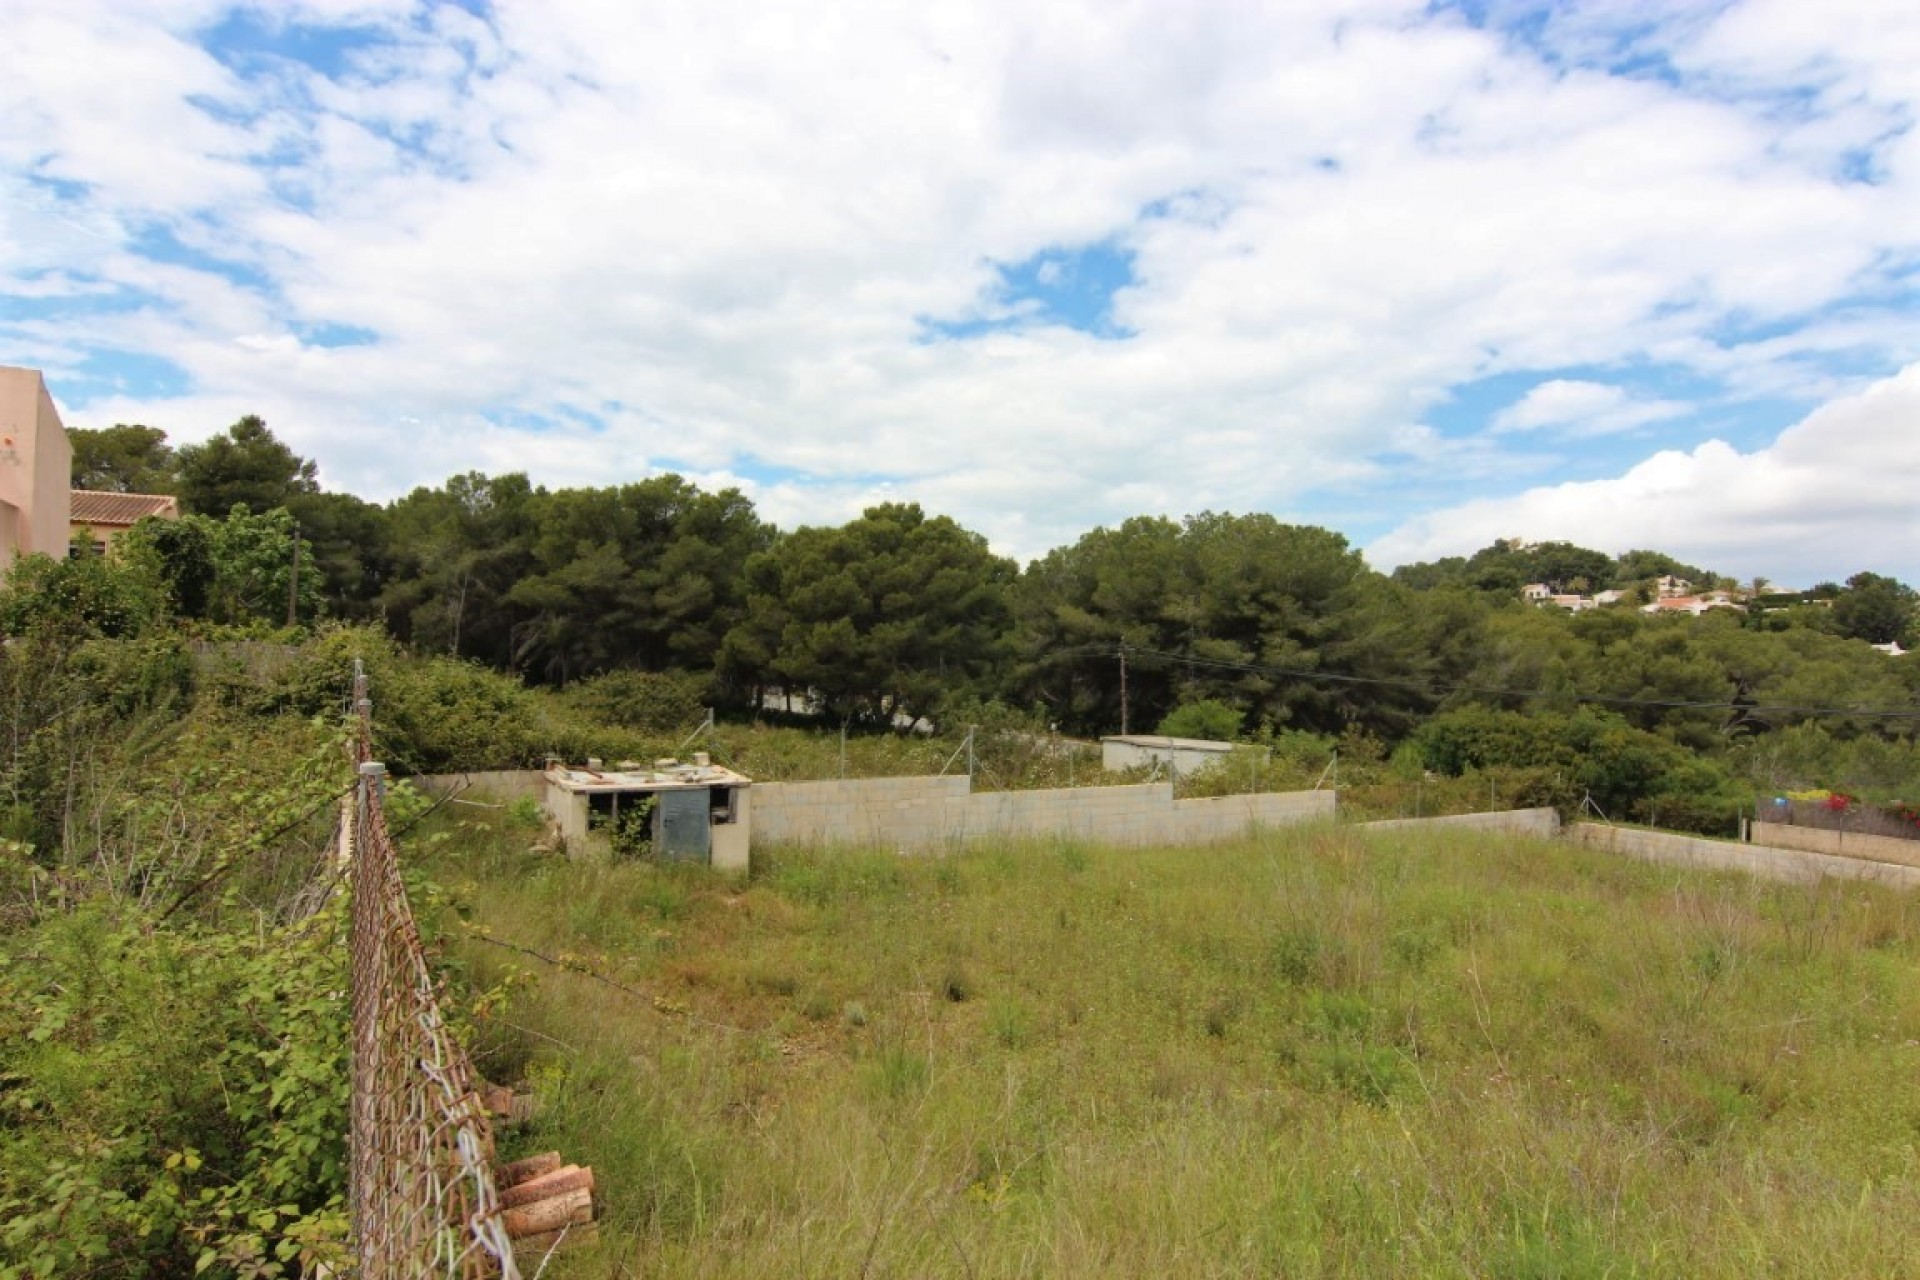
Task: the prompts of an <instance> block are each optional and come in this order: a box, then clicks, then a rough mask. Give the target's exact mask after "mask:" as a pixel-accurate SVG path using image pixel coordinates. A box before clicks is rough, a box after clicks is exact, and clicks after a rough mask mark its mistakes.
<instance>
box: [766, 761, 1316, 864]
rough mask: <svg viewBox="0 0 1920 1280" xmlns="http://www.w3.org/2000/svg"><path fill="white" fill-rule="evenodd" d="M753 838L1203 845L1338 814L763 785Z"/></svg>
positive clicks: (903, 844) (1086, 792) (879, 783)
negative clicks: (1059, 839) (1068, 839)
mask: <svg viewBox="0 0 1920 1280" xmlns="http://www.w3.org/2000/svg"><path fill="white" fill-rule="evenodd" d="M753 794H754V809H753V824H754V830H753V837H754V839H755V840H756V841H767V842H770V843H789V844H818V843H842V844H871V845H880V846H886V847H892V848H897V849H929V848H938V847H941V846H944V845H955V844H963V843H966V842H968V841H972V840H982V839H994V838H997V839H1007V838H1019V837H1023V836H1050V835H1058V836H1073V837H1078V838H1082V839H1087V840H1097V841H1101V842H1103V843H1109V844H1123V845H1125V844H1131V845H1147V844H1201V843H1206V842H1209V841H1216V840H1228V839H1232V838H1234V837H1236V836H1239V835H1242V834H1244V833H1245V832H1246V831H1247V830H1248V828H1250V827H1252V826H1255V825H1263V826H1278V825H1281V824H1283V823H1289V822H1304V821H1308V820H1310V819H1313V818H1331V817H1332V816H1333V811H1334V797H1333V793H1332V792H1330V791H1319V792H1314V791H1297V792H1281V793H1274V792H1265V793H1261V794H1256V795H1240V796H1223V797H1219V798H1217V799H1203V800H1175V799H1174V798H1173V787H1172V786H1171V785H1170V784H1168V783H1151V784H1146V785H1140V786H1129V787H1074V788H1062V789H1058V790H1051V791H991V792H983V793H979V794H969V792H968V790H967V780H966V779H965V778H959V777H955V778H862V779H849V780H846V781H841V782H762V783H756V784H755V785H754V787H753Z"/></svg>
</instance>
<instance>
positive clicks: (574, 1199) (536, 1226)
mask: <svg viewBox="0 0 1920 1280" xmlns="http://www.w3.org/2000/svg"><path fill="white" fill-rule="evenodd" d="M500 1220H501V1221H502V1222H503V1223H505V1225H506V1228H507V1235H508V1236H510V1237H512V1238H513V1239H515V1240H518V1239H519V1238H520V1237H522V1236H537V1235H539V1234H540V1233H541V1232H543V1231H557V1230H559V1229H560V1228H561V1227H564V1226H568V1225H571V1224H574V1223H580V1222H591V1221H593V1192H591V1191H589V1190H587V1189H586V1188H585V1187H580V1188H578V1189H577V1190H574V1191H563V1192H561V1193H560V1194H559V1195H557V1196H549V1197H547V1198H546V1199H545V1200H537V1201H535V1202H534V1203H533V1204H529V1205H522V1206H521V1207H520V1208H518V1209H508V1210H507V1211H506V1212H504V1213H502V1214H501V1215H500Z"/></svg>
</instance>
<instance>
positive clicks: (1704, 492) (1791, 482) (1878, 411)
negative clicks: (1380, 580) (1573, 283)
mask: <svg viewBox="0 0 1920 1280" xmlns="http://www.w3.org/2000/svg"><path fill="white" fill-rule="evenodd" d="M1916 495H1920V364H1914V365H1910V366H1908V367H1907V368H1906V369H1905V370H1903V371H1902V372H1901V373H1899V374H1898V375H1896V376H1894V377H1892V378H1888V379H1885V380H1883V381H1881V382H1878V383H1876V384H1874V385H1873V386H1871V387H1869V388H1867V389H1866V390H1865V391H1863V392H1860V393H1859V394H1857V395H1853V396H1849V397H1846V398H1845V399H1841V400H1836V401H1834V402H1832V403H1830V404H1827V405H1824V406H1822V407H1821V408H1820V409H1818V410H1816V411H1815V412H1813V413H1811V414H1809V415H1808V416H1807V417H1806V418H1804V419H1803V420H1801V421H1800V422H1799V423H1797V424H1795V425H1794V426H1792V427H1790V428H1788V429H1787V430H1786V431H1784V432H1782V433H1781V434H1780V436H1779V438H1778V439H1776V440H1775V441H1774V442H1773V443H1772V444H1770V445H1769V446H1767V447H1766V448H1764V449H1758V450H1755V451H1754V452H1751V453H1742V452H1740V451H1738V450H1736V449H1734V448H1732V447H1731V446H1729V445H1727V444H1725V443H1724V442H1722V441H1719V440H1710V441H1708V442H1707V443H1705V444H1703V445H1700V446H1699V447H1698V448H1696V449H1694V450H1692V451H1690V452H1682V451H1679V450H1663V451H1661V452H1659V453H1656V454H1654V455H1653V456H1652V457H1649V458H1647V459H1646V460H1645V461H1643V462H1641V463H1640V464H1639V465H1637V466H1635V467H1633V468H1632V469H1631V470H1629V471H1627V472H1626V473H1625V474H1623V475H1620V476H1616V477H1613V478H1611V479H1606V480H1595V481H1588V482H1584V483H1577V484H1560V485H1550V486H1543V487H1541V488H1537V489H1529V490H1527V491H1526V492H1525V493H1522V494H1519V495H1517V496H1515V497H1511V498H1498V499H1490V500H1483V501H1477V502H1469V503H1464V504H1462V505H1460V506H1456V507H1452V508H1449V509H1447V510H1443V511H1436V512H1432V513H1429V514H1427V515H1423V516H1420V517H1419V518H1417V519H1414V520H1411V521H1409V522H1407V523H1406V524H1404V525H1402V526H1401V527H1400V528H1399V529H1396V530H1394V531H1393V532H1392V533H1390V534H1388V535H1387V536H1386V537H1384V538H1381V539H1380V540H1379V541H1378V542H1376V543H1374V544H1373V545H1372V546H1371V547H1369V548H1368V549H1367V556H1368V558H1369V560H1371V561H1372V562H1373V563H1374V564H1375V565H1378V566H1383V567H1388V568H1391V567H1393V566H1395V565H1400V564H1407V563H1410V562H1414V561H1421V560H1433V559H1438V558H1439V557H1441V556H1447V555H1465V554H1469V553H1471V552H1473V551H1476V550H1478V549H1480V548H1481V547H1485V546H1488V545H1490V544H1492V542H1493V541H1494V540H1495V539H1496V538H1503V537H1512V536H1514V535H1515V534H1516V533H1517V534H1519V535H1520V536H1523V537H1525V538H1527V539H1529V540H1533V541H1544V540H1547V539H1564V540H1566V541H1569V542H1575V543H1578V544H1580V545H1582V546H1590V547H1594V548H1596V549H1599V550H1603V551H1610V552H1613V553H1615V554H1618V553H1619V552H1622V551H1627V550H1630V549H1632V548H1635V547H1651V548H1657V549H1659V550H1662V551H1666V552H1669V553H1670V554H1673V555H1676V556H1679V557H1680V558H1681V559H1683V560H1688V561H1691V562H1693V563H1695V564H1701V565H1705V566H1707V567H1709V568H1711V569H1713V570H1714V571H1715V572H1718V573H1723V574H1729V575H1732V576H1734V577H1739V578H1751V577H1752V576H1753V575H1755V574H1760V575H1763V576H1766V577H1769V578H1772V579H1774V580H1775V581H1792V582H1802V583H1807V582H1811V581H1813V580H1814V579H1816V578H1823V577H1824V578H1841V577H1845V576H1847V575H1849V574H1850V573H1852V572H1857V571H1859V570H1862V569H1866V570H1872V571H1875V572H1880V573H1890V574H1892V575H1893V576H1896V577H1899V578H1902V579H1903V580H1906V581H1920V498H1917V497H1916Z"/></svg>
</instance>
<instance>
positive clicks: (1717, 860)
mask: <svg viewBox="0 0 1920 1280" xmlns="http://www.w3.org/2000/svg"><path fill="white" fill-rule="evenodd" d="M1567 837H1568V838H1569V839H1571V840H1574V841H1577V842H1578V843H1580V844H1585V845H1591V846H1592V847H1594V848H1596V849H1606V850H1608V851H1610V852H1613V853H1622V854H1626V855H1627V856H1628V857H1632V858H1644V859H1646V860H1648V861H1650V862H1666V863H1671V864H1673V865H1676V866H1683V867H1705V868H1708V869H1711V870H1716V871H1745V872H1747V873H1749V874H1751V875H1756V876H1760V877H1763V878H1765V879H1768V880H1791V881H1800V882H1807V881H1813V880H1818V879H1821V878H1822V877H1824V876H1834V877H1838V878H1841V879H1846V880H1874V881H1878V882H1880V883H1882V884H1891V885H1896V886H1898V887H1900V888H1907V889H1911V888H1920V867H1901V866H1894V865H1893V864H1891V863H1885V862H1867V861H1864V860H1862V859H1859V858H1842V857H1837V856H1835V855H1832V854H1825V853H1807V852H1805V851H1803V850H1799V849H1776V848H1768V847H1767V846H1765V845H1753V844H1737V843H1735V842H1733V841H1731V840H1705V839H1702V838H1700V837H1699V836H1681V835H1673V834H1670V833H1668V832H1665V831H1648V830H1646V829H1644V828H1641V827H1609V826H1605V825H1603V824H1601V823H1597V822H1576V823H1574V824H1573V825H1572V826H1570V827H1568V828H1567Z"/></svg>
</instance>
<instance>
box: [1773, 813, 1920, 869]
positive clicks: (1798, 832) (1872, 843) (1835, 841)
mask: <svg viewBox="0 0 1920 1280" xmlns="http://www.w3.org/2000/svg"><path fill="white" fill-rule="evenodd" d="M1747 839H1748V840H1750V841H1752V842H1753V843H1754V844H1758V845H1768V846H1771V847H1772V848H1775V849H1804V850H1806V851H1807V852H1808V853H1826V854H1832V855H1834V856H1835V857H1840V858H1865V859H1867V860H1869V861H1871V862H1896V863H1899V864H1901V865H1902V866H1908V867H1920V840H1902V839H1900V838H1899V837H1897V836H1870V835H1864V834H1862V833H1860V832H1858V831H1827V830H1824V829H1822V828H1820V827H1793V826H1788V825H1787V824H1786V823H1784V822H1755V823H1752V824H1751V825H1750V826H1749V828H1748V834H1747Z"/></svg>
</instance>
